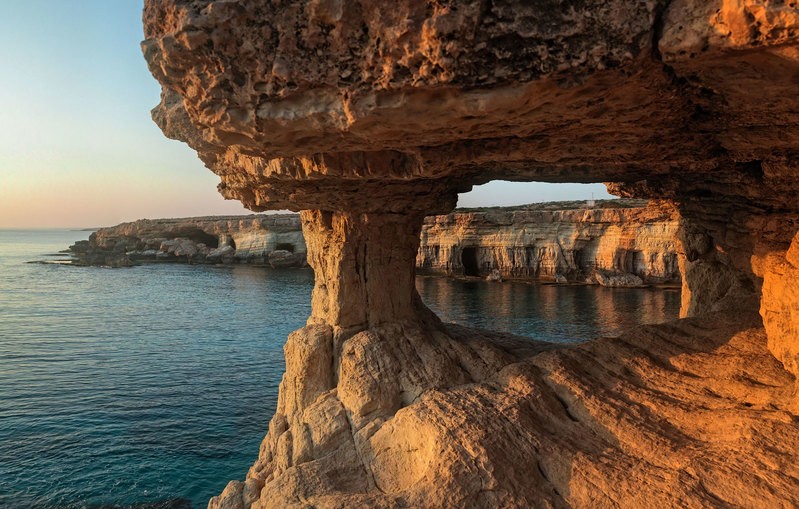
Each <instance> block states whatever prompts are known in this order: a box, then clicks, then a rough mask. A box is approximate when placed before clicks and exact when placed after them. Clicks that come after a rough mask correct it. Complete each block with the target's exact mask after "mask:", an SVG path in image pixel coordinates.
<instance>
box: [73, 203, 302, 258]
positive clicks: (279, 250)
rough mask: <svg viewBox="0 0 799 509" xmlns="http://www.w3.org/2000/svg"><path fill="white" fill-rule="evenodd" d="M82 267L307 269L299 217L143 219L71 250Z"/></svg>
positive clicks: (97, 235) (97, 234)
mask: <svg viewBox="0 0 799 509" xmlns="http://www.w3.org/2000/svg"><path fill="white" fill-rule="evenodd" d="M70 251H71V252H72V253H73V254H74V255H75V257H76V261H75V263H76V264H78V265H105V266H113V267H120V266H129V265H132V264H133V263H136V262H140V261H171V262H186V263H234V262H245V263H259V264H268V265H271V266H273V267H301V266H305V265H306V261H305V258H306V252H305V241H304V240H303V238H302V230H301V228H300V218H299V216H297V215H296V214H274V215H264V214H260V215H251V216H227V217H189V218H182V219H140V220H138V221H133V222H130V223H122V224H119V225H116V226H113V227H109V228H100V229H99V230H97V231H96V232H94V233H92V234H91V236H90V237H89V240H88V241H80V242H77V243H75V244H74V245H72V246H70Z"/></svg>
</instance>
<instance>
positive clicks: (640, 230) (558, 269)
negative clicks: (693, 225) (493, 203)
mask: <svg viewBox="0 0 799 509" xmlns="http://www.w3.org/2000/svg"><path fill="white" fill-rule="evenodd" d="M678 229H679V218H678V214H677V211H676V209H675V208H674V207H673V206H671V205H669V204H651V205H650V206H648V207H647V202H645V201H640V200H614V201H610V202H605V203H603V202H599V203H598V204H596V205H593V206H588V205H587V204H586V203H585V202H565V203H547V204H536V205H526V206H523V207H513V208H499V207H498V208H494V209H486V210H476V211H460V210H459V211H456V212H453V213H451V214H449V215H446V216H434V217H428V218H426V219H425V222H424V226H423V227H422V243H421V246H420V248H419V254H418V256H417V258H416V267H417V270H419V271H423V272H428V273H434V274H447V275H453V274H458V275H471V276H483V277H486V276H489V275H491V274H492V273H493V272H494V271H498V273H499V275H500V276H501V278H504V279H543V280H552V281H558V282H569V281H571V282H574V281H577V282H588V283H598V284H602V285H605V286H641V285H643V284H644V283H647V284H662V283H679V282H680V271H679V266H678V262H677V252H678V245H677V244H678V241H677V233H678Z"/></svg>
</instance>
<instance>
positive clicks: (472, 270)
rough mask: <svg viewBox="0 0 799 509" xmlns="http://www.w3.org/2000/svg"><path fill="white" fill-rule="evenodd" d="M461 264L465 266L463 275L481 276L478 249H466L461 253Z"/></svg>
mask: <svg viewBox="0 0 799 509" xmlns="http://www.w3.org/2000/svg"><path fill="white" fill-rule="evenodd" d="M461 264H463V275H465V276H479V275H480V265H479V264H478V263H477V248H476V247H465V248H463V251H461Z"/></svg>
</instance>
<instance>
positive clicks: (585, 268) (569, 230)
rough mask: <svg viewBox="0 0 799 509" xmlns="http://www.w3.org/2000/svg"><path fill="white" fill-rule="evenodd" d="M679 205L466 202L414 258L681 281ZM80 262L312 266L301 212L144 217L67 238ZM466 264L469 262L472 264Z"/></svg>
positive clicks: (590, 277) (528, 271) (455, 265)
mask: <svg viewBox="0 0 799 509" xmlns="http://www.w3.org/2000/svg"><path fill="white" fill-rule="evenodd" d="M678 227H679V223H678V218H677V214H676V211H675V209H674V208H673V207H670V206H665V205H662V204H655V205H652V204H648V203H647V202H645V201H642V200H614V201H609V202H605V203H602V202H600V203H598V204H596V205H593V206H588V205H587V204H586V202H563V203H557V202H555V203H544V204H535V205H525V206H522V207H510V208H503V207H496V208H494V209H489V210H481V211H466V210H459V211H457V212H453V213H451V214H449V215H446V216H433V217H428V218H426V219H425V222H424V225H423V227H422V234H421V243H420V246H419V253H418V254H417V257H416V267H417V269H418V270H419V271H421V272H425V273H431V274H442V275H467V276H486V275H487V274H490V273H491V272H492V271H495V270H497V271H499V273H500V274H501V276H502V277H504V278H506V279H543V280H556V281H560V282H566V281H572V282H584V283H589V284H596V283H598V282H599V283H603V281H602V280H600V281H597V276H599V277H600V278H601V277H602V276H603V275H604V276H605V277H608V276H610V277H613V276H616V279H617V280H618V279H619V276H624V275H633V276H636V279H637V281H638V284H644V283H646V284H659V283H675V282H679V281H680V273H679V268H678V264H677V229H678ZM70 251H71V252H72V254H73V255H74V256H75V257H76V259H75V261H74V263H75V264H77V265H102V266H112V267H122V266H125V267H126V266H130V265H132V264H135V263H138V262H152V261H168V262H184V263H217V264H218V263H239V262H242V263H256V264H262V265H270V266H272V267H302V266H306V265H307V262H306V248H305V240H304V239H303V237H302V228H301V225H300V218H299V216H298V215H296V214H281V215H252V216H249V217H241V216H230V217H194V218H183V219H154V220H153V219H141V220H138V221H133V222H130V223H122V224H119V225H117V226H114V227H109V228H100V229H99V230H97V232H95V233H94V234H92V235H91V237H90V238H89V240H88V241H79V242H77V243H75V244H74V245H73V246H70ZM467 265H468V266H467Z"/></svg>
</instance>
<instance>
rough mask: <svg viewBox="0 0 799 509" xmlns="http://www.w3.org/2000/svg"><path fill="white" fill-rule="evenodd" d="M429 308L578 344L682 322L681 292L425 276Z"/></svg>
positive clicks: (448, 316)
mask: <svg viewBox="0 0 799 509" xmlns="http://www.w3.org/2000/svg"><path fill="white" fill-rule="evenodd" d="M416 286H417V288H418V290H419V294H420V295H421V296H422V299H423V300H424V301H425V303H426V304H427V305H428V306H429V307H430V308H431V309H432V310H433V311H435V312H436V313H437V314H438V316H439V317H441V319H442V320H444V321H445V322H454V323H458V324H461V325H467V326H473V327H480V328H485V329H491V330H500V331H505V332H511V333H513V334H521V335H525V336H530V337H533V338H536V339H541V340H545V341H556V342H576V341H584V340H588V339H595V338H597V337H603V336H618V335H620V334H621V333H622V332H623V331H625V330H627V329H630V328H631V327H634V326H636V325H638V324H651V323H660V322H665V321H668V320H673V319H675V318H677V317H678V314H679V310H680V291H679V289H672V288H668V289H663V288H635V289H633V288H604V287H600V286H569V285H565V286H564V285H547V284H529V283H520V282H504V283H489V282H485V281H480V280H466V279H444V278H438V277H419V278H417V281H416Z"/></svg>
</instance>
